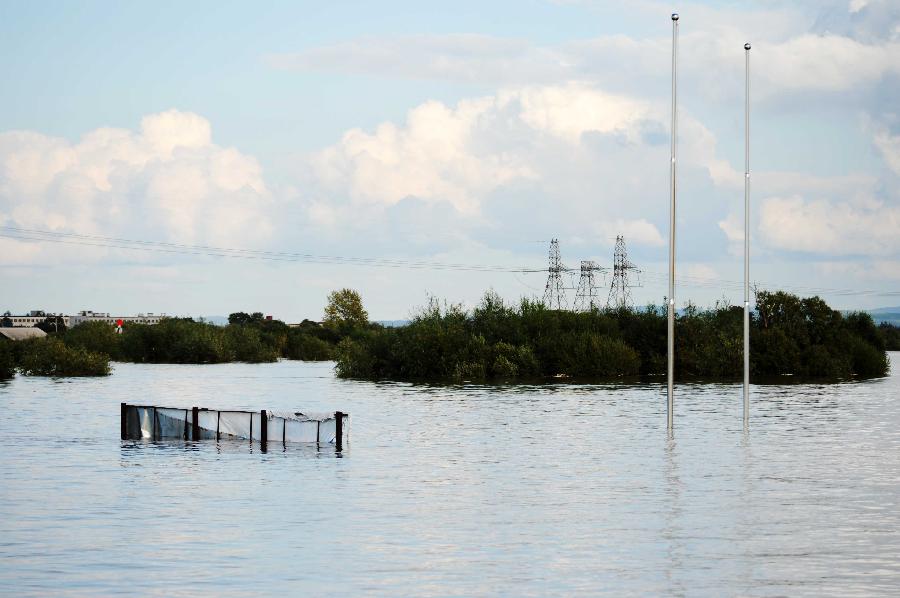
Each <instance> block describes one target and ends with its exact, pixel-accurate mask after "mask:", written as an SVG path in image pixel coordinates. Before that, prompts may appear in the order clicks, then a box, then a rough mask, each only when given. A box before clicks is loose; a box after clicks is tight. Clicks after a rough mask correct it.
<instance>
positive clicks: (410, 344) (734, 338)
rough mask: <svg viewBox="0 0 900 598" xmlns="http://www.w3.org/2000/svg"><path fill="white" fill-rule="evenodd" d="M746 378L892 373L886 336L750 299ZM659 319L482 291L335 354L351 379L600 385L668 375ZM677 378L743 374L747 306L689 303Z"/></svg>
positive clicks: (779, 300) (349, 342) (803, 303)
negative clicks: (508, 299) (474, 302)
mask: <svg viewBox="0 0 900 598" xmlns="http://www.w3.org/2000/svg"><path fill="white" fill-rule="evenodd" d="M756 299H757V311H756V313H755V314H754V315H753V317H752V321H751V364H750V367H751V375H752V376H753V377H754V378H755V379H757V380H760V379H762V378H765V377H769V376H771V377H775V376H783V375H793V376H797V377H800V378H822V379H847V378H851V377H854V376H859V377H872V376H884V375H886V374H887V372H888V358H887V354H886V352H885V351H886V348H887V343H888V340H887V337H888V336H889V335H887V334H885V332H884V330H883V329H882V328H879V327H878V326H876V325H875V323H874V321H873V320H872V317H871V316H870V315H869V314H866V313H851V314H848V315H847V316H843V315H842V314H841V313H840V312H839V311H837V310H833V309H831V308H830V307H829V306H828V305H827V304H826V303H825V302H824V301H823V300H822V299H820V298H818V297H811V298H805V299H801V298H799V297H797V296H795V295H791V294H789V293H784V292H780V291H779V292H766V291H761V292H758V293H757V297H756ZM666 324H667V322H666V312H665V308H664V307H660V306H655V305H649V306H647V307H645V308H642V309H616V310H600V309H595V310H592V311H588V312H578V313H576V312H569V311H559V310H551V309H548V308H546V307H545V306H544V305H543V304H542V303H539V302H536V301H532V300H528V299H523V300H522V301H520V302H519V303H518V304H517V305H508V304H506V303H504V301H503V300H502V299H501V298H500V297H499V296H498V295H496V294H495V293H492V292H489V293H487V294H486V295H485V296H484V298H483V299H482V301H481V302H480V304H479V305H478V306H477V307H475V308H474V309H472V310H470V311H469V310H465V309H463V308H462V307H461V306H459V305H448V304H446V303H440V302H438V301H436V300H432V301H430V302H429V304H428V305H427V306H425V307H424V308H423V309H421V310H420V312H419V313H418V314H416V315H415V317H414V318H413V319H412V321H411V322H410V323H409V325H407V326H404V327H402V328H381V329H370V330H366V331H360V332H359V333H358V334H355V335H351V336H348V337H347V338H345V339H344V340H342V341H341V342H340V343H339V345H338V355H337V373H338V375H339V376H342V377H347V378H365V379H386V380H448V381H449V380H452V381H467V380H471V381H484V380H511V379H551V378H558V377H565V378H574V379H604V378H622V377H637V376H654V375H663V374H665V372H666V360H667V357H666V346H667V345H666V338H667V337H666V329H667V326H666ZM675 326H676V332H675V343H676V346H675V372H676V376H677V377H678V378H681V379H716V380H732V379H738V378H739V377H740V376H741V375H742V371H743V370H742V368H743V340H742V339H743V308H742V307H738V306H730V305H727V304H721V303H720V304H717V305H716V306H715V307H713V308H711V309H703V310H701V309H698V308H697V307H696V306H693V305H688V306H687V308H686V309H685V310H684V311H683V313H682V314H679V315H678V316H677V318H676V324H675Z"/></svg>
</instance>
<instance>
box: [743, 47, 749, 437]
mask: <svg viewBox="0 0 900 598" xmlns="http://www.w3.org/2000/svg"><path fill="white" fill-rule="evenodd" d="M744 58H745V67H746V68H745V72H746V75H745V77H746V81H745V89H746V94H745V98H744V426H745V427H746V426H748V425H749V423H750V43H749V42H748V43H746V44H744Z"/></svg>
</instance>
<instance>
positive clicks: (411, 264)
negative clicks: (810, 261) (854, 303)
mask: <svg viewBox="0 0 900 598" xmlns="http://www.w3.org/2000/svg"><path fill="white" fill-rule="evenodd" d="M0 237H4V238H8V239H13V240H17V241H26V242H35V243H43V242H47V243H57V244H65V245H76V246H86V247H100V248H105V249H122V250H126V251H143V252H150V253H162V254H182V255H198V256H208V257H217V258H232V259H234V258H238V259H252V260H265V261H276V262H294V263H297V262H299V263H309V264H334V265H351V266H352V265H355V266H367V267H377V268H404V269H413V270H449V271H460V272H496V273H513V274H535V273H541V272H548V268H528V267H518V268H517V267H513V266H500V265H491V264H463V263H453V262H439V261H430V260H410V259H399V258H364V257H353V256H337V255H318V254H312V253H298V252H280V251H263V250H254V249H241V248H233V247H216V246H210V245H188V244H180V243H169V242H164V241H146V240H137V239H126V238H120V237H106V236H101V235H86V234H80V233H67V232H60V231H47V230H40V229H31V228H21V227H14V226H0ZM554 242H555V243H556V247H557V250H558V248H559V240H558V239H554ZM556 268H557V269H556V270H555V271H556V272H557V274H558V275H559V276H558V277H557V278H558V280H557V279H554V288H556V289H557V291H558V292H559V294H560V295H561V296H562V300H563V301H565V297H564V291H565V289H567V288H574V287H572V286H571V285H569V286H565V285H564V284H563V282H562V273H567V274H570V273H573V272H575V271H576V270H575V269H572V268H569V267H567V266H565V265H564V264H563V263H562V261H561V260H560V261H559V262H558V265H557V266H556ZM598 268H599V269H601V270H602V269H603V268H602V267H600V266H598ZM641 276H642V278H643V279H644V280H645V281H647V282H650V283H657V284H660V285H662V284H663V283H665V282H666V281H667V277H668V274H666V273H663V272H654V271H652V270H641ZM676 279H677V281H678V282H679V283H684V284H687V285H689V286H692V287H701V288H708V289H715V290H721V291H729V290H730V291H735V292H737V291H742V290H743V281H738V280H729V279H722V278H715V277H702V276H691V275H684V274H682V275H679V276H677V278H676ZM557 283H558V286H556V285H557ZM758 284H759V286H762V287H764V288H777V289H783V290H786V291H792V292H796V293H799V294H828V295H833V296H840V297H858V296H874V297H900V290H898V291H878V290H872V289H858V288H853V289H851V288H831V287H820V286H803V285H793V284H792V285H783V284H774V283H772V282H771V281H758ZM654 286H655V285H654ZM545 291H546V287H545Z"/></svg>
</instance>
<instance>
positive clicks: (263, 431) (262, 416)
mask: <svg viewBox="0 0 900 598" xmlns="http://www.w3.org/2000/svg"><path fill="white" fill-rule="evenodd" d="M268 441H269V421H268V417H266V410H265V409H263V410H262V411H260V412H259V444H260V445H261V448H262V452H266V442H268Z"/></svg>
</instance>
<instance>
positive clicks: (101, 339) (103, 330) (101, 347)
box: [62, 322, 130, 359]
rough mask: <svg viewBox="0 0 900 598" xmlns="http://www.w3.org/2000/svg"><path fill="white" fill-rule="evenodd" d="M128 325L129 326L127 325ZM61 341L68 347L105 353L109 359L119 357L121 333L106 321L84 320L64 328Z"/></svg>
mask: <svg viewBox="0 0 900 598" xmlns="http://www.w3.org/2000/svg"><path fill="white" fill-rule="evenodd" d="M129 327H130V326H129ZM62 339H63V341H64V342H65V343H66V345H68V346H69V347H80V348H82V349H86V350H88V351H93V352H94V353H106V354H107V355H109V357H110V359H119V358H120V354H121V348H120V342H121V339H122V335H121V334H117V333H116V329H115V327H114V326H112V325H110V324H108V323H106V322H85V323H83V324H79V325H78V326H74V327H72V328H69V329H68V330H66V332H65V334H63V335H62Z"/></svg>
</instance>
